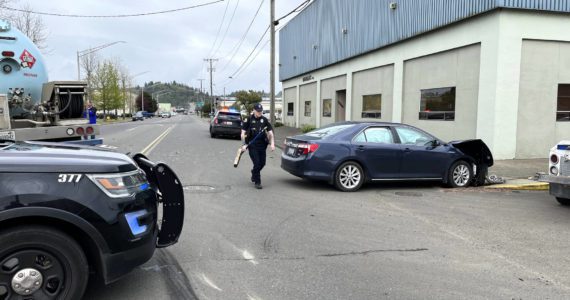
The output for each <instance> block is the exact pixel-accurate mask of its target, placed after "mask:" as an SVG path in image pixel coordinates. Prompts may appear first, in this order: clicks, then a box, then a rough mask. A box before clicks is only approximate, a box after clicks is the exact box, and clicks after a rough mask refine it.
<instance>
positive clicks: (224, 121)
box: [210, 111, 242, 138]
mask: <svg viewBox="0 0 570 300" xmlns="http://www.w3.org/2000/svg"><path fill="white" fill-rule="evenodd" d="M241 122H242V119H241V114H240V113H239V112H232V111H217V112H216V114H215V115H214V118H212V121H211V122H210V137H212V138H215V137H217V136H219V135H225V136H231V137H239V136H240V135H241V124H242V123H241Z"/></svg>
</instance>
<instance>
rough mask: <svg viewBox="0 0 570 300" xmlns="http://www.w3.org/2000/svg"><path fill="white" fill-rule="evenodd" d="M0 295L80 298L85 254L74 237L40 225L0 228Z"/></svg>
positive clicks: (85, 266)
mask: <svg viewBox="0 0 570 300" xmlns="http://www.w3.org/2000/svg"><path fill="white" fill-rule="evenodd" d="M0 245H2V247H1V249H0V299H81V297H82V296H83V293H84V291H85V287H86V286H87V280H88V276H89V275H88V274H89V273H88V271H89V269H88V267H87V265H88V264H87V258H86V257H85V254H84V253H83V250H82V249H81V247H80V246H79V245H78V244H77V242H75V240H74V239H72V238H71V237H69V236H68V235H67V234H65V233H63V232H60V231H58V230H54V229H51V228H49V227H44V226H23V227H16V228H12V229H7V230H2V231H0Z"/></svg>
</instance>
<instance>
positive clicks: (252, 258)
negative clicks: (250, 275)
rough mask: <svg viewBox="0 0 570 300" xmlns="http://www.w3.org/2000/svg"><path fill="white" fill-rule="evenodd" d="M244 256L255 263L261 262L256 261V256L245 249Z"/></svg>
mask: <svg viewBox="0 0 570 300" xmlns="http://www.w3.org/2000/svg"><path fill="white" fill-rule="evenodd" d="M242 256H243V258H245V259H246V260H248V261H249V262H251V263H252V264H254V265H258V264H259V263H258V262H257V261H255V256H253V255H252V254H251V253H249V252H248V251H247V250H243V253H242Z"/></svg>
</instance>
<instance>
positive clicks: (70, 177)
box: [57, 174, 83, 183]
mask: <svg viewBox="0 0 570 300" xmlns="http://www.w3.org/2000/svg"><path fill="white" fill-rule="evenodd" d="M82 176H83V175H82V174H59V176H58V178H57V182H59V183H74V182H75V183H78V182H79V181H80V180H81V177H82Z"/></svg>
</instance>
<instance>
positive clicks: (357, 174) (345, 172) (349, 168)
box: [335, 161, 364, 192]
mask: <svg viewBox="0 0 570 300" xmlns="http://www.w3.org/2000/svg"><path fill="white" fill-rule="evenodd" d="M363 183H364V171H363V170H362V167H361V166H360V165H359V164H358V163H355V162H352V161H349V162H345V163H343V164H342V165H341V166H340V167H338V169H337V170H336V174H335V186H336V188H337V189H339V190H341V191H343V192H355V191H357V190H358V189H360V187H362V184H363Z"/></svg>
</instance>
